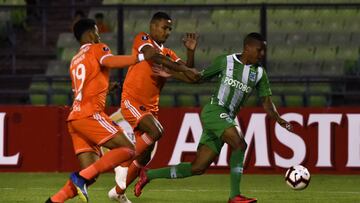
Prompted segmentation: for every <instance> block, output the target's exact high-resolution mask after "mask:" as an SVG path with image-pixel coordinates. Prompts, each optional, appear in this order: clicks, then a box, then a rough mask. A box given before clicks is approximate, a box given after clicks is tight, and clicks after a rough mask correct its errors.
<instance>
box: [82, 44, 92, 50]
mask: <svg viewBox="0 0 360 203" xmlns="http://www.w3.org/2000/svg"><path fill="white" fill-rule="evenodd" d="M89 45H91V43H86V44H83V45H82V46H81V47H80V49H83V48H85V47H87V46H89Z"/></svg>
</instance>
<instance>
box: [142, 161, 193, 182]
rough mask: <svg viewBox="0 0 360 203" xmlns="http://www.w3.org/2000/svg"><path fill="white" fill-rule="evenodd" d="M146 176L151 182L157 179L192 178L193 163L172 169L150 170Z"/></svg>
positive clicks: (182, 164)
mask: <svg viewBox="0 0 360 203" xmlns="http://www.w3.org/2000/svg"><path fill="white" fill-rule="evenodd" d="M146 175H147V176H148V178H149V180H152V179H157V178H168V179H176V178H186V177H189V176H192V173H191V163H187V162H183V163H180V164H178V165H176V166H172V167H166V168H159V169H153V170H148V171H147V172H146Z"/></svg>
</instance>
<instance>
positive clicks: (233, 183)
mask: <svg viewBox="0 0 360 203" xmlns="http://www.w3.org/2000/svg"><path fill="white" fill-rule="evenodd" d="M243 160H244V152H243V151H242V150H241V149H238V150H235V151H233V152H232V153H231V156H230V198H231V199H232V198H233V197H235V196H236V195H239V194H240V182H241V175H242V173H243Z"/></svg>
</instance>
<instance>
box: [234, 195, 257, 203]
mask: <svg viewBox="0 0 360 203" xmlns="http://www.w3.org/2000/svg"><path fill="white" fill-rule="evenodd" d="M253 202H257V200H256V198H250V197H245V196H242V195H236V196H235V197H234V198H232V199H229V201H228V203H253Z"/></svg>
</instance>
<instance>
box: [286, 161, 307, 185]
mask: <svg viewBox="0 0 360 203" xmlns="http://www.w3.org/2000/svg"><path fill="white" fill-rule="evenodd" d="M310 178H311V176H310V173H309V170H308V169H307V168H305V167H304V166H302V165H297V166H292V167H290V168H289V169H288V170H287V171H286V173H285V182H286V183H287V184H288V185H289V186H290V188H292V189H294V190H303V189H305V188H306V187H307V186H308V185H309V183H310Z"/></svg>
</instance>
